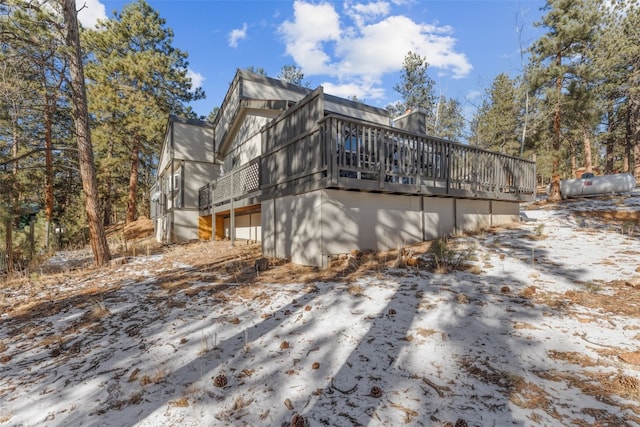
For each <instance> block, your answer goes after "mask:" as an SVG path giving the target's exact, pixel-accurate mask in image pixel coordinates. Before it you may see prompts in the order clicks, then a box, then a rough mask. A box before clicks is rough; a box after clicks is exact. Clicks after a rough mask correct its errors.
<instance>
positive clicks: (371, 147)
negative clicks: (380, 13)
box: [200, 93, 536, 214]
mask: <svg viewBox="0 0 640 427" xmlns="http://www.w3.org/2000/svg"><path fill="white" fill-rule="evenodd" d="M312 95H313V94H312ZM321 96H322V93H320V94H319V95H316V97H315V98H314V97H313V96H310V97H309V98H308V99H306V100H304V101H301V103H300V104H298V105H297V106H296V107H294V108H291V109H290V110H288V111H287V113H286V114H284V115H283V116H280V117H278V118H277V119H276V120H274V121H273V122H271V123H270V124H269V125H268V126H266V127H265V128H264V129H263V131H262V153H263V154H262V155H261V156H260V157H258V158H256V159H255V160H254V161H252V162H250V163H248V164H246V165H244V166H242V167H240V168H238V169H235V170H233V171H232V172H230V173H229V174H227V175H225V176H223V177H221V178H219V179H217V180H215V181H213V182H212V183H210V184H209V185H207V186H205V187H202V188H201V189H200V212H201V214H209V213H212V212H213V211H217V210H219V209H217V208H216V206H222V205H227V204H229V203H230V202H231V200H233V201H238V202H242V200H246V199H248V198H250V199H251V200H254V201H256V202H259V201H260V200H264V199H269V198H274V197H281V196H284V195H289V194H300V193H305V192H308V191H313V190H318V189H328V188H337V189H344V190H355V191H367V192H382V193H394V194H408V195H425V196H441V197H456V198H471V199H486V200H505V201H531V200H533V199H534V197H535V190H536V180H535V176H536V175H535V163H534V162H532V161H529V160H525V159H521V158H517V157H512V156H507V155H504V154H500V153H495V152H491V151H487V150H482V149H479V148H476V147H471V146H468V145H464V144H459V143H454V142H451V141H446V140H442V139H438V138H432V137H429V136H426V135H421V134H418V133H414V132H409V131H405V130H402V129H398V128H394V127H390V126H381V125H377V124H372V123H368V122H363V121H358V120H353V119H349V118H345V117H342V116H338V115H328V116H326V117H325V116H324V111H323V108H322V99H321Z"/></svg>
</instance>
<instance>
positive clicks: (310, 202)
mask: <svg viewBox="0 0 640 427" xmlns="http://www.w3.org/2000/svg"><path fill="white" fill-rule="evenodd" d="M174 126H175V122H174ZM203 127H204V126H203ZM210 128H212V129H213V141H214V142H213V145H211V142H210V140H207V142H204V141H200V140H196V139H192V140H189V139H188V138H185V139H182V138H181V139H180V144H185V145H189V146H190V145H191V144H192V145H193V146H194V147H203V148H204V147H206V149H207V150H211V152H210V153H207V154H206V155H204V154H203V155H202V156H201V157H200V159H205V158H206V159H209V158H212V161H211V164H210V165H209V166H210V167H209V168H208V169H207V168H206V167H205V165H204V164H203V165H202V166H203V168H202V169H201V170H203V171H204V169H206V171H207V173H204V174H203V175H206V177H204V176H198V177H195V176H191V175H190V173H187V170H186V168H185V169H182V171H183V175H182V177H181V179H182V181H181V183H180V184H181V185H182V186H184V185H185V184H186V182H187V181H190V180H191V179H193V180H194V181H196V182H197V183H199V184H202V183H203V182H204V181H206V180H207V179H208V180H209V181H208V182H204V184H202V187H200V189H199V197H198V203H197V205H196V204H193V205H192V204H191V202H192V201H193V199H191V198H189V205H188V206H187V199H185V200H184V203H183V205H181V207H180V208H175V209H174V210H176V211H177V209H182V210H186V209H189V212H192V211H193V210H197V211H198V218H197V220H196V219H195V218H194V217H189V218H190V221H189V222H188V223H187V221H183V222H181V223H180V224H178V223H177V222H176V220H175V218H176V216H175V214H174V219H173V221H174V222H173V237H175V238H176V241H179V240H178V237H179V236H180V237H182V236H186V235H188V236H192V235H198V236H199V237H200V238H205V239H208V238H215V239H231V240H232V241H234V240H236V239H248V240H255V241H260V242H261V243H262V250H263V253H264V254H265V256H271V257H279V258H289V259H291V260H292V262H295V263H299V264H306V265H315V266H325V265H327V262H328V260H329V259H330V258H331V257H332V256H335V255H338V254H342V253H347V252H350V251H352V250H387V249H393V248H398V247H402V246H405V245H410V244H413V243H417V242H420V241H424V240H429V239H433V238H437V237H439V236H445V235H448V234H452V233H454V232H457V231H468V230H473V229H477V228H481V227H488V226H492V225H497V224H502V223H507V222H513V221H517V220H518V218H519V204H520V202H523V201H528V200H532V199H533V198H534V195H535V164H534V163H533V162H531V161H528V160H525V159H520V158H517V157H511V156H506V155H503V154H499V153H493V152H489V151H486V150H481V149H479V148H476V147H471V146H468V145H464V144H458V143H454V142H451V141H445V140H442V139H438V138H432V137H429V136H427V135H426V134H425V129H426V117H425V115H424V114H423V113H421V112H419V111H417V112H409V113H408V114H406V115H405V116H402V117H399V118H396V119H394V120H392V119H391V117H390V115H389V113H388V112H387V111H386V110H384V109H380V108H376V107H372V106H368V105H365V104H362V103H359V102H356V101H351V100H347V99H343V98H339V97H335V96H332V95H329V94H325V93H324V91H323V88H322V87H319V88H317V89H315V90H311V89H307V88H302V87H299V86H296V85H292V84H288V83H285V82H282V81H279V80H275V79H271V78H269V77H265V76H259V75H256V74H253V73H250V72H247V71H242V70H240V71H238V72H237V73H236V75H235V77H234V80H233V82H232V83H231V86H230V88H229V91H228V92H227V94H226V96H225V99H224V102H223V104H222V106H221V109H220V112H219V114H218V116H217V117H216V119H215V121H214V123H212V124H211V127H208V126H207V127H206V129H208V130H210ZM202 135H203V137H204V133H203V134H202ZM207 135H208V134H207ZM185 136H190V135H187V134H185ZM193 136H195V134H194V135H193ZM170 142H172V143H173V144H176V143H177V139H176V138H175V135H174V139H173V140H172V141H170V139H168V138H165V144H167V143H170ZM165 150H166V148H163V155H164V152H165ZM190 150H192V151H194V152H195V151H199V150H200V149H199V148H198V149H196V148H192V149H190ZM190 150H184V149H183V150H182V151H190ZM209 155H210V156H209ZM174 161H175V160H174V159H173V158H172V157H169V158H167V160H165V163H164V165H165V168H167V164H171V163H172V162H174ZM207 161H208V160H207ZM207 161H205V162H203V163H207ZM184 164H185V165H186V164H187V163H186V160H185V163H184ZM159 170H160V171H162V170H163V169H162V168H160V169H159ZM170 170H171V171H174V170H175V169H170ZM194 172H195V169H194ZM172 173H173V172H172ZM198 173H199V172H198ZM163 176H164V175H162V173H160V174H159V177H160V178H161V179H159V181H158V183H159V184H156V185H160V183H161V182H162V177H163ZM188 185H189V188H190V190H189V191H190V192H191V193H192V192H193V189H194V188H195V184H191V183H189V184H188ZM174 187H175V185H174ZM155 190H156V191H159V192H160V193H161V194H165V192H163V190H162V189H161V188H158V189H155ZM174 191H177V190H174ZM185 191H186V189H185ZM160 199H162V197H160V198H159V199H158V200H160ZM156 203H157V202H156ZM183 218H184V219H185V220H186V215H185V216H184V217H183ZM155 221H156V228H157V229H160V228H161V227H162V226H163V224H164V223H163V221H164V222H165V223H166V221H167V220H163V219H162V217H161V216H160V215H156V216H155ZM177 227H189V228H190V230H191V231H190V232H182V231H177V230H178V228H177ZM160 235H163V236H168V235H167V234H166V233H165V234H162V233H160Z"/></svg>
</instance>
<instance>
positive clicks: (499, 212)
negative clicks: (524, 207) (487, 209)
mask: <svg viewBox="0 0 640 427" xmlns="http://www.w3.org/2000/svg"><path fill="white" fill-rule="evenodd" d="M518 221H520V205H519V204H518V203H510V202H500V201H496V200H494V201H492V202H491V225H502V224H511V223H514V222H518Z"/></svg>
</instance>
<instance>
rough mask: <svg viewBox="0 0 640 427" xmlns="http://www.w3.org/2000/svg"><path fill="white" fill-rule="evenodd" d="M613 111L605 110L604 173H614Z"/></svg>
mask: <svg viewBox="0 0 640 427" xmlns="http://www.w3.org/2000/svg"><path fill="white" fill-rule="evenodd" d="M613 117H614V115H613V112H612V111H611V110H609V111H608V112H607V140H606V141H605V147H606V152H605V157H604V174H605V175H607V174H610V173H614V168H615V164H614V152H613V151H614V148H615V137H614V135H613V129H614V126H613Z"/></svg>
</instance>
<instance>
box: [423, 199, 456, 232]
mask: <svg viewBox="0 0 640 427" xmlns="http://www.w3.org/2000/svg"><path fill="white" fill-rule="evenodd" d="M423 206H424V210H423V213H422V215H423V217H424V234H423V236H424V239H423V240H433V239H437V238H438V237H442V236H447V235H450V234H453V233H454V232H455V229H456V216H455V212H456V199H451V198H442V197H424V198H423Z"/></svg>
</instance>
